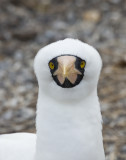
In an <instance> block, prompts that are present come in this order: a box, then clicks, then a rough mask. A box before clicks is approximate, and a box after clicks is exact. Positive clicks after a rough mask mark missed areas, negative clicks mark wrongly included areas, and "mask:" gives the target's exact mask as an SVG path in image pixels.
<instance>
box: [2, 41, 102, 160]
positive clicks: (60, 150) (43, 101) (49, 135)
mask: <svg viewBox="0 0 126 160" xmlns="http://www.w3.org/2000/svg"><path fill="white" fill-rule="evenodd" d="M61 55H72V56H77V57H80V58H81V59H83V60H85V61H86V66H85V72H84V77H83V79H82V80H81V81H80V83H79V84H78V85H76V86H75V87H73V88H62V87H60V86H59V85H57V84H56V82H55V81H54V80H53V78H52V76H51V73H50V69H49V66H48V63H49V61H50V60H52V59H53V58H55V57H57V56H61ZM101 66H102V61H101V58H100V56H99V54H98V52H97V51H96V50H95V49H94V48H93V47H91V46H89V45H88V44H85V43H83V42H81V41H79V40H74V39H65V40H62V41H58V42H55V43H52V44H50V45H48V46H46V47H44V48H43V49H41V50H40V51H39V52H38V54H37V56H36V58H35V62H34V68H35V73H36V76H37V79H38V84H39V94H38V103H37V119H36V121H37V122H36V127H37V140H36V136H35V135H34V134H26V133H19V134H10V135H2V136H0V160H105V156H104V149H103V140H102V125H101V123H102V118H101V113H100V105H99V101H98V97H97V83H98V79H99V74H100V71H101Z"/></svg>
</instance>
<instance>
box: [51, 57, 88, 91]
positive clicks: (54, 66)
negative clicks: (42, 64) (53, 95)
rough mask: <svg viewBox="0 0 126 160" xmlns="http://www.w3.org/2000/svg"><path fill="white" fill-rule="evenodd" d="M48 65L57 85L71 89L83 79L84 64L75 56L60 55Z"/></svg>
mask: <svg viewBox="0 0 126 160" xmlns="http://www.w3.org/2000/svg"><path fill="white" fill-rule="evenodd" d="M48 65H49V68H50V72H51V74H52V77H53V79H54V81H55V82H56V83H57V85H59V86H61V87H62V88H72V87H75V86H76V85H78V84H79V83H80V82H81V80H82V79H83V76H84V71H85V65H86V62H85V60H82V59H81V58H79V57H77V56H72V55H61V56H57V57H55V58H53V59H51V60H50V61H49V63H48Z"/></svg>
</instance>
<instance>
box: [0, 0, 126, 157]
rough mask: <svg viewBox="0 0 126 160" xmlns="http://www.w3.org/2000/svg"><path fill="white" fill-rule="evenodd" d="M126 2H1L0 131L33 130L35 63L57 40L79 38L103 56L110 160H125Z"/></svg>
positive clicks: (105, 133)
mask: <svg viewBox="0 0 126 160" xmlns="http://www.w3.org/2000/svg"><path fill="white" fill-rule="evenodd" d="M125 17H126V1H124V0H102V1H100V0H92V1H88V0H74V1H72V0H37V1H35V0H33V1H30V0H27V1H26V0H1V1H0V133H1V134H2V133H11V132H22V131H27V132H35V109H36V108H35V107H36V99H37V90H38V86H37V81H36V78H35V75H34V72H33V59H34V56H35V55H36V53H37V51H38V50H39V49H40V48H41V47H43V46H45V45H47V44H48V43H51V42H53V41H56V40H59V39H64V38H66V37H73V38H79V39H80V40H82V41H84V42H87V43H89V44H91V45H93V46H94V47H95V48H97V49H98V51H99V52H100V54H101V57H102V59H103V69H102V73H101V77H100V81H99V86H98V92H99V97H100V101H101V110H102V115H103V126H104V128H103V136H104V147H105V151H106V159H107V160H125V159H126V18H125Z"/></svg>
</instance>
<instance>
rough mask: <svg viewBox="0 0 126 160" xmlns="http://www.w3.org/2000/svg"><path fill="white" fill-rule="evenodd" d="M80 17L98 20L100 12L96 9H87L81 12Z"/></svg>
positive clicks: (93, 20)
mask: <svg viewBox="0 0 126 160" xmlns="http://www.w3.org/2000/svg"><path fill="white" fill-rule="evenodd" d="M82 17H83V20H84V21H85V20H86V21H90V22H99V21H100V19H101V13H100V12H99V11H98V10H87V11H85V12H84V13H83V14H82Z"/></svg>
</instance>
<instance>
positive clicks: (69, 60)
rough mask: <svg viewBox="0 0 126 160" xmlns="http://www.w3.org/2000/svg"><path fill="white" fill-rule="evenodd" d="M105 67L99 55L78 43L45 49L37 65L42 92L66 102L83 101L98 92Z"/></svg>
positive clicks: (92, 49) (38, 55)
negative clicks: (101, 73)
mask: <svg viewBox="0 0 126 160" xmlns="http://www.w3.org/2000/svg"><path fill="white" fill-rule="evenodd" d="M101 67H102V61H101V58H100V55H99V53H98V52H97V51H96V50H95V49H94V48H93V47H91V46H90V45H88V44H86V43H83V42H81V41H79V40H75V39H65V40H61V41H58V42H54V43H52V44H50V45H47V46H45V47H44V48H42V49H40V50H39V52H38V54H37V55H36V57H35V61H34V69H35V74H36V76H37V79H38V84H39V92H41V93H43V94H45V95H48V96H50V97H52V98H53V99H57V100H58V99H59V100H62V101H64V102H66V101H71V100H72V101H73V100H74V101H75V100H83V98H84V97H86V96H88V95H89V94H90V93H92V92H93V91H94V90H95V91H96V90H97V83H98V79H99V74H100V71H101Z"/></svg>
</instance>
